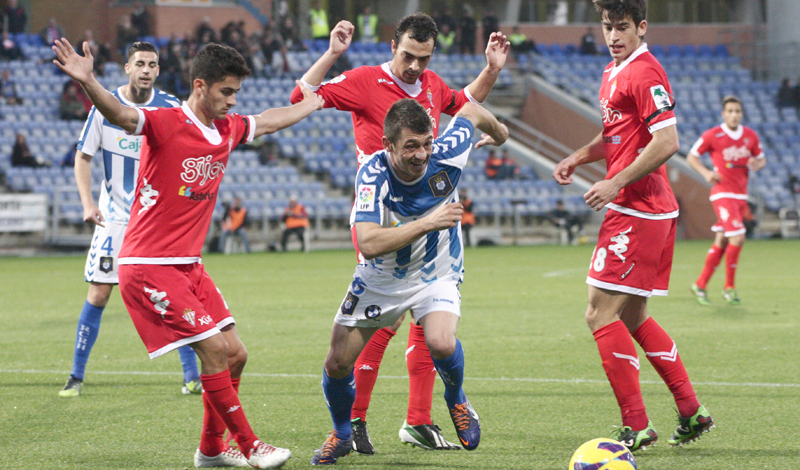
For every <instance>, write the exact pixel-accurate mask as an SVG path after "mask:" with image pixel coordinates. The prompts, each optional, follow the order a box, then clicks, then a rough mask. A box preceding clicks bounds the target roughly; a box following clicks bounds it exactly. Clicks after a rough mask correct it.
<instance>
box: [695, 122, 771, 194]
mask: <svg viewBox="0 0 800 470" xmlns="http://www.w3.org/2000/svg"><path fill="white" fill-rule="evenodd" d="M706 152H710V153H711V163H713V165H714V171H716V172H717V173H719V175H720V180H719V183H717V184H715V185H714V186H713V187H712V188H711V197H710V198H709V199H710V200H712V201H716V200H717V199H723V198H730V199H741V200H746V199H747V177H748V176H749V170H748V169H747V161H748V160H750V158H764V154H763V153H762V152H761V141H759V139H758V134H756V133H755V131H754V130H753V129H750V128H749V127H745V126H741V125H740V126H739V129H737V130H736V131H732V130H731V129H730V128H729V127H728V126H726V125H725V124H724V123H723V124H722V125H720V126H717V127H712V128H711V129H709V130H707V131H705V132H703V135H702V136H700V138H699V139H697V142H695V143H694V146H693V147H692V150H691V151H690V152H689V153H691V154H694V155H697V156H698V157H699V156H701V155H703V154H704V153H706Z"/></svg>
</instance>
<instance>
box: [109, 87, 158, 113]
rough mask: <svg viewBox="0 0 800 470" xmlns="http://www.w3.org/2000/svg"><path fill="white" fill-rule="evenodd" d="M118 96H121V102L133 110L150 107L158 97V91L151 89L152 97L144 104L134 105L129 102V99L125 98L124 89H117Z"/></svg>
mask: <svg viewBox="0 0 800 470" xmlns="http://www.w3.org/2000/svg"><path fill="white" fill-rule="evenodd" d="M117 95H119V99H120V101H122V103H123V104H125V105H127V106H130V107H132V108H143V107H145V106H147V105H149V104H150V103H151V102H152V101H153V98H155V97H156V89H155V88H151V89H150V97H149V98H147V101H145V102H144V103H134V102H133V101H128V99H127V98H125V95H123V94H122V87H119V88H117Z"/></svg>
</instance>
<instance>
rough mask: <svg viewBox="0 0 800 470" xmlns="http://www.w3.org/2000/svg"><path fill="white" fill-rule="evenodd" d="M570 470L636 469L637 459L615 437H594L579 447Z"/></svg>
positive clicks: (571, 462)
mask: <svg viewBox="0 0 800 470" xmlns="http://www.w3.org/2000/svg"><path fill="white" fill-rule="evenodd" d="M568 470H636V459H634V458H633V454H631V452H630V451H629V450H628V448H627V447H625V446H624V445H622V444H620V443H619V442H617V441H615V440H613V439H604V438H602V437H601V438H598V439H592V440H591V441H589V442H587V443H585V444H583V445H582V446H580V447H578V450H576V451H575V453H574V454H573V455H572V460H570V461H569V469H568Z"/></svg>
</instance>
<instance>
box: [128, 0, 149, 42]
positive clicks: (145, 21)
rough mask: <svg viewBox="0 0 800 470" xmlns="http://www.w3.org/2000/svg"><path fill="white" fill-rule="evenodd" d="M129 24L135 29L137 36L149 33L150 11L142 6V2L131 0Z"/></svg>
mask: <svg viewBox="0 0 800 470" xmlns="http://www.w3.org/2000/svg"><path fill="white" fill-rule="evenodd" d="M131 24H132V25H133V27H134V28H135V29H136V31H137V33H138V35H139V36H149V35H150V13H149V12H148V11H147V10H146V9H145V7H143V6H142V2H139V1H136V2H133V11H132V12H131Z"/></svg>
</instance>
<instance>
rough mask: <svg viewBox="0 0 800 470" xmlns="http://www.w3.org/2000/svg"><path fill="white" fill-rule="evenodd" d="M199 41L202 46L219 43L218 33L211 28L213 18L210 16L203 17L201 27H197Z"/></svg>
mask: <svg viewBox="0 0 800 470" xmlns="http://www.w3.org/2000/svg"><path fill="white" fill-rule="evenodd" d="M197 40H198V41H199V42H200V43H201V44H207V43H209V42H217V33H216V32H215V31H214V28H212V27H211V18H210V17H208V16H205V17H203V21H202V22H201V23H200V26H198V27H197Z"/></svg>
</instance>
